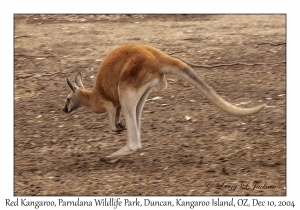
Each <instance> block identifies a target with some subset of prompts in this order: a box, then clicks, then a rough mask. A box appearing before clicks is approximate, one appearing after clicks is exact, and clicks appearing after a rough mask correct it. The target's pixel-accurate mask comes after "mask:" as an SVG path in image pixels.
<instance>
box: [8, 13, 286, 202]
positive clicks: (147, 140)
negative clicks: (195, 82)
mask: <svg viewBox="0 0 300 210" xmlns="http://www.w3.org/2000/svg"><path fill="white" fill-rule="evenodd" d="M14 18H15V31H14V40H15V45H14V48H15V52H14V68H15V71H14V110H15V112H14V160H15V161H14V194H15V195H16V196H23V195H76V196H80V195H86V196H88V195H131V196H138V195H156V196H159V195H165V196H167V195H217V196H221V195H243V196H244V195H269V196H270V195H281V196H283V195H286V95H285V94H286V62H285V61H286V30H285V28H286V17H285V15H22V14H18V15H15V17H14ZM129 43H141V44H148V45H152V46H154V47H157V48H159V49H161V50H162V51H164V52H165V53H167V54H170V55H173V56H176V57H179V58H181V59H183V60H185V61H186V62H188V63H190V64H194V67H193V68H194V70H195V71H196V72H197V74H198V75H199V76H201V77H202V78H203V79H204V80H205V81H206V82H207V83H208V84H209V85H210V86H211V87H212V88H213V89H214V90H215V91H216V92H217V93H218V94H219V95H221V96H222V97H223V98H224V99H226V100H227V101H229V102H231V103H233V104H236V105H238V106H241V107H251V106H255V105H258V104H260V103H263V102H265V103H267V104H268V107H267V108H265V109H264V110H262V111H261V112H259V113H257V114H254V115H251V116H247V117H236V116H232V115H229V114H227V113H225V112H223V111H221V110H219V109H218V108H216V107H215V106H214V105H213V104H211V103H210V102H209V101H208V100H207V99H206V98H205V97H203V96H202V95H201V93H200V92H199V91H196V89H194V88H193V87H192V86H191V85H190V84H188V83H187V82H185V81H184V80H182V79H180V78H177V77H175V76H168V77H167V81H168V88H167V89H166V90H164V91H160V90H157V89H153V91H152V92H151V93H150V95H149V97H148V101H147V102H146V104H145V107H144V111H143V115H142V129H141V138H142V145H143V147H142V149H140V150H139V151H137V152H136V153H134V154H132V155H130V156H128V157H125V158H124V159H122V160H121V161H119V162H117V163H114V164H109V163H106V162H103V161H101V159H102V158H103V157H105V156H107V155H110V154H111V153H113V152H115V151H117V150H118V149H120V148H121V147H122V146H124V145H125V143H126V131H124V132H122V133H113V132H111V131H110V128H109V122H108V118H107V116H106V114H102V115H97V114H95V113H93V112H92V111H91V110H88V109H87V108H81V109H79V110H76V111H74V112H72V113H71V114H65V113H63V111H62V108H63V106H64V102H65V99H66V97H67V95H68V94H69V92H70V90H69V88H68V86H67V84H66V82H65V77H69V78H70V79H73V77H74V75H75V73H76V72H79V71H80V72H82V74H83V83H84V85H85V87H86V88H87V89H91V88H92V87H93V84H94V82H95V81H94V80H95V75H96V73H97V69H98V67H99V64H100V63H101V60H102V59H103V58H104V57H105V55H107V53H108V52H110V51H111V50H113V49H115V48H116V47H118V46H120V45H125V44H129ZM157 97H161V98H157ZM122 122H123V123H125V120H124V118H123V117H122ZM247 184H248V185H247ZM235 186H236V187H235ZM254 186H256V188H254V189H253V187H254Z"/></svg>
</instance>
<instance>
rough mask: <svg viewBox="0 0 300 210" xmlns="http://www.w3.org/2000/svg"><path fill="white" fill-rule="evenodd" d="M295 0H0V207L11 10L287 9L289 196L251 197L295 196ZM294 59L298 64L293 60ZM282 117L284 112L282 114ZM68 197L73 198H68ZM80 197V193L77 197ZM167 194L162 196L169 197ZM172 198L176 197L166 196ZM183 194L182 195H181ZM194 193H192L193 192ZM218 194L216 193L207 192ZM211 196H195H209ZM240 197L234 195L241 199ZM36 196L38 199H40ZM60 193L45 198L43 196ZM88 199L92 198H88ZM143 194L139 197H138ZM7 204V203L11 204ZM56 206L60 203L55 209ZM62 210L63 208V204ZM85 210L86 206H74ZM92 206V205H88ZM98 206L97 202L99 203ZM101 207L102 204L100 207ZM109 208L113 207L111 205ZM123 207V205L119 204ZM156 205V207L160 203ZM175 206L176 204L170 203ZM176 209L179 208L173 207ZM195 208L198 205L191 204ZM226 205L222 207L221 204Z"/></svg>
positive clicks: (9, 171) (9, 143) (7, 150)
mask: <svg viewBox="0 0 300 210" xmlns="http://www.w3.org/2000/svg"><path fill="white" fill-rule="evenodd" d="M297 8H299V7H297V4H296V1H289V2H287V1H278V0H277V1H276V0H268V1H263V0H260V1H258V0H251V1H240V0H235V1H223V0H212V1H196V0H194V1H191V0H185V1H174V0H173V1H161V0H160V1H158V0H151V1H132V0H130V1H129V0H124V1H122V0H118V1H112V0H110V1H105V2H103V1H99V0H98V1H81V2H79V3H77V1H61V0H60V1H58V0H52V1H39V0H28V1H23V0H12V1H6V2H5V3H3V2H2V3H1V9H0V10H1V13H0V14H1V16H0V23H1V24H0V26H1V32H0V44H1V45H0V46H1V50H0V52H1V56H0V58H1V83H2V84H1V86H2V97H1V103H0V104H1V105H0V106H1V109H0V110H1V121H0V122H1V126H0V128H1V139H0V155H1V158H0V159H1V173H0V174H1V178H0V186H1V190H0V208H1V209H9V208H7V207H5V198H10V199H14V197H13V164H14V163H13V142H14V141H13V126H14V122H13V116H14V112H13V111H14V110H13V14H14V13H197V14H198V13H216V14H219V13H286V14H287V105H288V108H287V159H288V163H287V169H288V170H287V175H288V176H287V196H286V197H254V198H259V199H260V200H265V201H267V200H273V201H279V200H286V201H287V200H293V201H295V202H296V205H297V207H296V208H299V207H298V206H299V205H300V203H299V202H297V199H296V195H297V192H298V190H299V189H300V186H299V180H297V177H299V164H298V162H299V156H298V154H299V144H298V142H299V137H298V135H297V129H299V124H298V121H297V120H296V119H298V117H299V110H300V109H299V107H300V106H299V100H298V99H297V98H298V97H299V95H300V94H299V85H298V84H299V81H300V80H299V64H298V62H297V61H298V60H299V52H298V51H299V49H300V48H299V38H300V34H299V26H300V24H299V21H300V16H299V11H298V9H297ZM297 64H298V65H297ZM283 117H284V116H283ZM71 198H72V199H75V198H73V197H71ZM81 198H84V197H81ZM167 198H168V197H164V199H167ZM170 198H171V199H174V200H175V197H170ZM185 198H186V197H185ZM194 198H196V197H194ZM211 198H216V197H211ZM211 198H210V197H198V199H202V200H211ZM242 198H243V197H235V199H242ZM42 199H43V197H38V198H37V199H36V200H42ZM52 199H53V200H58V197H47V200H52ZM86 199H87V200H90V199H93V198H89V197H87V198H86ZM141 199H142V198H141ZM157 199H158V200H159V199H161V197H157ZM10 208H11V207H10ZM56 209H60V208H56ZM62 209H66V208H62ZM76 209H86V208H76ZM90 209H92V208H90ZM97 209H99V207H97ZM101 209H102V208H101ZM109 209H113V208H109ZM118 209H121V208H118ZM158 209H159V208H158ZM173 209H174V208H173ZM175 209H177V208H175ZM178 209H183V208H178ZM195 209H197V208H195ZM222 209H226V208H222Z"/></svg>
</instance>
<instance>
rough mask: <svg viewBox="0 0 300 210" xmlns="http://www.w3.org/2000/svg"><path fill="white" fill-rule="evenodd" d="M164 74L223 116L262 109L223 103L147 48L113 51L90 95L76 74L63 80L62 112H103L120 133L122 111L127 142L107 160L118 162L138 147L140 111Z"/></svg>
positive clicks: (178, 65) (182, 68)
mask: <svg viewBox="0 0 300 210" xmlns="http://www.w3.org/2000/svg"><path fill="white" fill-rule="evenodd" d="M165 74H176V75H178V76H180V77H182V78H184V79H185V80H187V81H188V82H190V83H191V84H192V85H194V86H195V87H196V88H197V89H198V90H200V91H201V92H202V93H203V94H204V95H205V96H206V97H207V98H208V99H209V100H210V101H211V102H212V103H213V104H215V105H216V106H218V107H219V108H221V109H222V110H224V111H226V112H229V113H232V114H235V115H248V114H252V113H255V112H258V111H259V110H261V109H262V108H263V107H264V105H261V106H258V107H254V108H240V107H236V106H234V105H232V104H230V103H228V102H226V101H224V100H223V99H222V98H221V97H220V96H219V95H218V94H217V93H215V91H214V90H213V89H212V88H211V87H209V86H208V85H207V84H206V83H205V82H204V81H203V80H202V79H201V78H200V77H199V76H198V75H197V74H196V73H195V72H194V71H193V69H192V68H191V67H189V66H188V65H187V64H185V63H184V62H182V61H181V60H179V59H177V58H173V57H171V56H168V55H166V54H165V53H163V52H161V51H160V50H158V49H156V48H154V47H150V46H147V45H126V46H122V47H119V48H117V49H115V50H113V51H112V52H111V53H109V54H108V55H107V56H106V58H105V59H104V60H103V61H102V63H101V65H100V67H99V70H98V74H97V77H96V82H95V85H94V87H93V89H92V90H91V91H88V90H86V89H84V87H83V85H82V81H81V75H80V73H78V74H76V76H75V78H74V83H71V82H70V81H69V80H68V79H67V82H68V85H69V86H70V88H71V90H72V92H71V93H70V94H69V96H68V98H69V99H68V100H67V101H66V104H65V107H64V111H65V112H66V113H69V112H71V111H72V110H74V109H77V108H78V107H80V106H83V105H85V106H89V107H90V108H91V109H92V110H93V111H94V112H96V113H104V112H107V113H108V116H109V119H110V123H111V129H112V130H114V131H116V130H118V129H122V130H123V127H122V126H121V124H120V122H119V115H120V111H121V108H122V109H123V112H124V116H125V119H126V124H127V127H128V132H127V133H128V142H127V145H126V146H125V147H123V148H122V149H120V150H119V151H117V152H115V153H114V154H112V155H111V156H110V158H111V159H119V158H120V157H121V156H124V155H128V154H130V153H132V152H134V151H135V150H137V149H138V148H140V147H141V143H140V137H139V136H140V134H139V131H140V119H141V111H142V108H143V105H144V103H145V100H146V98H147V96H148V94H149V91H150V89H151V88H152V87H154V86H157V87H159V88H162V89H163V88H165V87H166V86H167V82H166V80H165Z"/></svg>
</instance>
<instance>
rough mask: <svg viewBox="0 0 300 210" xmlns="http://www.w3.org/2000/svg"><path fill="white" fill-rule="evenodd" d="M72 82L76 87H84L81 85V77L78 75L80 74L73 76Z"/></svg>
mask: <svg viewBox="0 0 300 210" xmlns="http://www.w3.org/2000/svg"><path fill="white" fill-rule="evenodd" d="M74 82H75V84H76V85H77V86H79V87H83V88H84V86H83V84H82V77H81V73H80V72H78V73H77V74H76V75H75V77H74Z"/></svg>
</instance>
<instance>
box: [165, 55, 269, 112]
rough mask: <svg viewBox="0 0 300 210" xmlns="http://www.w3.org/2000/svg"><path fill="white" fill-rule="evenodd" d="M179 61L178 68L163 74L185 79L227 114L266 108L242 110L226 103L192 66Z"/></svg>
mask: <svg viewBox="0 0 300 210" xmlns="http://www.w3.org/2000/svg"><path fill="white" fill-rule="evenodd" d="M176 60H177V59H176ZM177 61H178V62H179V64H178V62H175V63H177V65H176V67H170V66H169V67H166V68H163V70H162V72H163V73H165V74H175V75H178V76H179V77H181V78H183V79H185V80H186V81H187V82H189V83H191V84H192V85H193V86H195V88H197V89H198V90H200V91H201V92H202V93H203V95H204V96H205V97H206V98H207V99H208V100H209V101H210V102H212V103H213V104H214V105H216V106H217V107H219V108H220V109H222V110H224V111H225V112H228V113H230V114H233V115H240V116H242V115H250V114H253V113H256V112H258V111H260V110H262V109H263V108H264V107H265V106H266V105H265V104H261V105H259V106H256V107H252V108H241V107H238V106H235V105H233V104H231V103H229V102H227V101H225V100H224V99H223V98H221V96H219V95H218V94H217V93H216V92H215V91H214V90H213V89H212V88H211V87H210V86H209V85H208V84H207V83H206V82H205V81H203V80H202V79H201V78H200V77H199V76H198V75H197V74H196V73H195V71H194V70H193V69H192V68H191V67H190V66H188V65H187V64H185V63H183V62H181V61H179V60H177Z"/></svg>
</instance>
